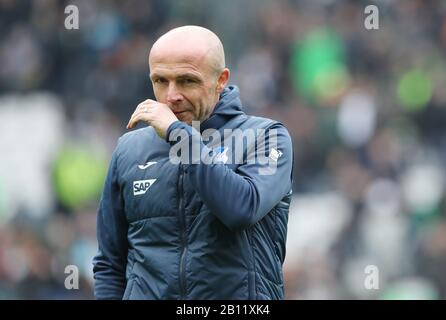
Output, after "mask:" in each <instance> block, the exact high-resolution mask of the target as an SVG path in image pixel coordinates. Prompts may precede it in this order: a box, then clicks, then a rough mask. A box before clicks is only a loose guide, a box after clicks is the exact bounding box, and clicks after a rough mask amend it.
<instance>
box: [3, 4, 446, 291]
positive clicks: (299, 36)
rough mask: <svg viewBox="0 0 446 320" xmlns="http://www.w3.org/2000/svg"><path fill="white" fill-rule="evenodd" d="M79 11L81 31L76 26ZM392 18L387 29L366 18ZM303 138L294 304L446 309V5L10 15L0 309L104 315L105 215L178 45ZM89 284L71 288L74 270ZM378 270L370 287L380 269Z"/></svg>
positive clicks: (289, 266)
mask: <svg viewBox="0 0 446 320" xmlns="http://www.w3.org/2000/svg"><path fill="white" fill-rule="evenodd" d="M68 4H74V5H77V6H78V8H79V11H80V28H79V30H66V29H65V28H64V20H65V17H66V15H65V14H64V8H65V6H66V5H68ZM369 4H375V5H377V6H378V8H379V26H380V28H379V30H366V29H365V28H364V19H365V17H366V15H365V14H364V8H365V7H366V6H367V5H369ZM183 24H199V25H203V26H205V27H208V28H210V29H212V30H214V31H215V32H216V33H217V34H218V35H219V36H220V37H221V39H222V41H223V44H224V46H225V50H226V56H227V65H228V67H229V68H230V69H231V70H232V81H231V83H233V84H237V85H239V87H240V89H241V94H242V99H243V102H244V104H245V106H246V111H247V112H248V113H251V114H255V115H260V116H267V117H271V118H274V119H277V120H280V121H282V122H283V123H284V124H285V125H286V126H287V128H288V129H289V131H290V133H291V134H292V136H293V139H294V148H295V176H294V200H293V203H292V204H293V206H292V210H291V212H290V220H289V232H288V244H287V258H286V263H285V269H284V270H285V279H286V297H287V299H445V298H446V273H445V270H446V215H445V165H444V164H445V159H446V139H445V137H446V136H445V129H446V125H445V120H446V60H445V56H446V1H433V0H432V1H431V0H423V1H416V0H405V1H396V0H382V1H373V2H372V1H347V0H344V1H334V0H317V1H316V0H312V1H298V0H294V1H291V0H290V1H285V0H282V1H276V0H275V1H266V0H227V1H220V2H218V1H199V0H188V1H173V0H171V1H166V0H150V1H148V0H131V1H91V0H83V1H81V0H79V1H76V0H72V1H55V0H35V1H30V0H29V1H25V0H0V299H91V298H93V294H92V283H93V280H92V264H91V259H92V256H93V255H94V254H95V252H96V237H95V222H96V209H97V204H98V199H99V196H100V193H101V189H102V184H103V180H104V175H105V172H106V170H107V167H108V161H109V159H110V155H111V152H112V150H113V148H114V146H115V143H116V141H117V138H118V137H119V136H120V135H121V134H123V133H124V132H125V124H126V123H127V120H128V118H129V116H130V115H131V113H132V112H133V110H134V108H135V106H136V105H137V103H138V102H140V101H141V100H143V99H146V98H150V97H152V90H151V84H150V81H149V78H148V66H147V53H148V50H149V48H150V47H151V44H152V43H153V41H154V40H155V39H156V38H157V37H158V36H159V35H161V34H162V33H164V32H165V31H167V30H168V29H170V28H172V27H175V26H179V25H183ZM72 264H74V265H76V266H78V268H79V271H80V276H81V279H80V289H79V290H66V289H65V287H64V280H65V277H66V276H67V275H66V274H64V269H65V266H67V265H72ZM369 265H372V266H376V267H377V268H378V269H379V289H372V290H370V289H366V288H365V285H364V282H365V279H366V277H367V274H366V273H365V270H366V269H365V268H366V267H367V266H369Z"/></svg>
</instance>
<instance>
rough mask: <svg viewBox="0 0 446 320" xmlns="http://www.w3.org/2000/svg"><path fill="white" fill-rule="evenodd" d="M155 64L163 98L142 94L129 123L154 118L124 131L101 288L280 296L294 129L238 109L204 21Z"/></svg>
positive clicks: (109, 204)
mask: <svg viewBox="0 0 446 320" xmlns="http://www.w3.org/2000/svg"><path fill="white" fill-rule="evenodd" d="M149 67H150V79H151V81H152V84H153V91H154V94H155V98H156V100H150V99H148V100H145V101H143V102H141V103H140V104H139V105H138V106H137V107H136V109H135V111H134V113H133V114H132V116H131V117H130V119H129V122H128V124H127V128H128V129H133V128H134V127H135V126H136V124H137V123H138V122H142V123H146V124H147V126H146V127H144V128H141V129H138V130H134V131H130V132H128V133H126V134H125V135H123V136H122V137H121V138H120V139H119V141H118V145H117V147H116V149H115V151H114V153H113V155H112V159H111V163H110V167H109V171H108V175H107V178H106V181H105V186H104V190H103V194H102V198H101V202H100V205H99V210H98V220H97V236H98V245H99V250H98V253H97V255H96V256H95V258H94V261H93V264H94V268H93V270H94V277H95V296H96V297H97V298H98V299H250V300H253V299H262V300H263V299H282V298H284V285H283V274H282V265H283V262H284V259H285V242H286V232H287V221H288V211H289V205H290V201H291V184H292V164H293V161H292V159H293V154H292V144H291V139H290V136H289V134H288V132H287V130H286V129H285V127H284V126H283V125H282V124H280V123H279V122H277V121H273V120H271V119H266V118H260V117H254V116H248V115H246V114H245V113H244V112H243V111H242V103H241V101H240V97H239V91H238V88H237V87H236V86H232V85H228V81H229V76H230V71H229V69H228V68H226V66H225V55H224V50H223V45H222V43H221V41H220V40H219V38H218V37H217V36H216V35H215V34H214V33H213V32H211V31H210V30H208V29H205V28H202V27H198V26H184V27H180V28H176V29H173V30H171V31H169V32H167V33H166V34H164V35H163V36H161V37H160V38H159V39H158V40H157V41H156V42H155V43H154V45H153V47H152V49H151V51H150V54H149ZM250 137H251V138H252V139H251V138H250ZM194 150H195V151H198V152H194Z"/></svg>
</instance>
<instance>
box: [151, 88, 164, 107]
mask: <svg viewBox="0 0 446 320" xmlns="http://www.w3.org/2000/svg"><path fill="white" fill-rule="evenodd" d="M153 94H154V95H155V99H156V101H158V102H161V103H166V102H167V95H166V93H165V90H162V89H161V88H158V87H155V86H154V87H153Z"/></svg>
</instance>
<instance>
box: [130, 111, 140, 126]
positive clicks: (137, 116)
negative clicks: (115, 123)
mask: <svg viewBox="0 0 446 320" xmlns="http://www.w3.org/2000/svg"><path fill="white" fill-rule="evenodd" d="M140 114H141V112H135V113H134V114H133V115H132V117H131V118H130V120H129V122H128V124H127V129H133V127H135V125H136V124H137V123H138V121H139V120H140Z"/></svg>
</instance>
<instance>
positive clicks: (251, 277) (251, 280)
mask: <svg viewBox="0 0 446 320" xmlns="http://www.w3.org/2000/svg"><path fill="white" fill-rule="evenodd" d="M245 233H246V238H247V239H248V244H249V250H248V252H249V258H250V260H251V261H249V264H248V299H249V300H255V299H256V283H255V282H256V272H255V258H254V252H253V250H254V247H253V244H252V239H251V228H248V229H246V230H245Z"/></svg>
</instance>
